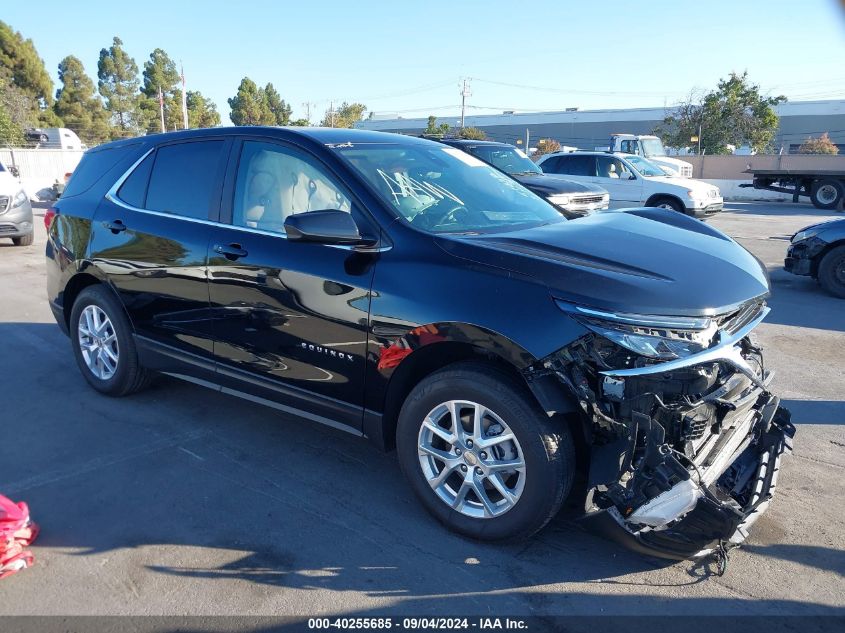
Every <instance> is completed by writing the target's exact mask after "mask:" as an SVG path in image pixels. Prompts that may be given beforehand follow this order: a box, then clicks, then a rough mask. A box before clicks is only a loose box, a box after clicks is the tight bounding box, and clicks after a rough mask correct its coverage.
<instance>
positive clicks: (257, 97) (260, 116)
mask: <svg viewBox="0 0 845 633" xmlns="http://www.w3.org/2000/svg"><path fill="white" fill-rule="evenodd" d="M229 107H230V108H231V109H232V111H231V112H230V113H229V118H230V119H231V120H232V123H234V124H235V125H288V124H290V115H291V112H292V109H291V107H290V105H289V104H288V103H286V102H285V100H284V99H282V97H281V95H279V93H278V91H277V90H276V88H275V87H273V84H272V83H268V84H267V85H266V86H265V87H264V88H259V87H258V86H257V85H256V83H255V82H254V81H253V80H252V79H250V78H249V77H244V78H243V79H242V80H241V84H240V86H238V94H236V95H235V96H234V97H232V98H230V99H229Z"/></svg>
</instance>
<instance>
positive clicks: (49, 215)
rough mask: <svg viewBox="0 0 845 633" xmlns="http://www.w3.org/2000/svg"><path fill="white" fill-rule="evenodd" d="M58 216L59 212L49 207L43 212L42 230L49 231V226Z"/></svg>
mask: <svg viewBox="0 0 845 633" xmlns="http://www.w3.org/2000/svg"><path fill="white" fill-rule="evenodd" d="M57 215H59V210H58V209H54V208H53V207H50V208H49V209H47V210H46V211H45V212H44V228H46V229H47V230H48V231H49V230H50V225H51V224H52V223H53V218H55V217H56V216H57Z"/></svg>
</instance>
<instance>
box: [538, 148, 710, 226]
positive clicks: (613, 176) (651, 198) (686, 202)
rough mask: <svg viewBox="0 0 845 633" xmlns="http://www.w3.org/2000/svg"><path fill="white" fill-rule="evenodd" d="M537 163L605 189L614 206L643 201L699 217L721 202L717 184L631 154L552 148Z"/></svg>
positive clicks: (547, 170) (643, 202)
mask: <svg viewBox="0 0 845 633" xmlns="http://www.w3.org/2000/svg"><path fill="white" fill-rule="evenodd" d="M537 164H538V165H539V166H540V169H542V170H543V171H544V172H545V173H547V174H560V175H562V176H565V177H566V178H568V179H571V180H576V181H578V182H585V183H591V184H596V185H599V186H600V187H603V188H604V189H607V191H608V192H610V206H611V208H614V209H620V208H625V207H636V206H641V205H645V206H647V207H661V208H664V209H672V210H673V211H678V212H679V213H686V214H687V215H691V216H694V217H703V216H706V215H712V214H713V213H718V212H719V211H721V210H722V206H723V204H724V203H723V200H722V196H721V194H720V193H719V188H718V187H714V186H713V185H710V184H707V183H706V182H701V181H699V180H693V179H692V178H681V177H680V176H667V175H666V173H665V172H664V171H663V169H661V168H660V167H658V166H657V165H655V164H653V163H652V162H650V161H648V160H646V159H645V158H642V157H641V156H634V155H632V154H621V153H619V152H555V153H553V154H547V155H546V156H543V157H542V158H541V159H540V160H539V161H538V162H537Z"/></svg>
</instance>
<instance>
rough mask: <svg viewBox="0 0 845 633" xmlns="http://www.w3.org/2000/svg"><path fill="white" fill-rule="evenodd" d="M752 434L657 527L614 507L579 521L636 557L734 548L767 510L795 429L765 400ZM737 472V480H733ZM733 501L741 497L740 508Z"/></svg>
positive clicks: (678, 557) (680, 555)
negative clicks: (700, 491)
mask: <svg viewBox="0 0 845 633" xmlns="http://www.w3.org/2000/svg"><path fill="white" fill-rule="evenodd" d="M760 410H761V411H762V412H763V413H762V416H761V418H760V420H759V422H758V423H757V424H755V426H754V429H753V431H752V433H753V434H754V435H757V434H759V435H758V437H759V440H757V441H756V442H754V443H751V444H749V445H748V446H747V447H745V448H744V450H741V451H740V452H738V454H737V455H735V456H734V457H733V458H732V459H731V461H730V463H729V464H728V471H730V472H731V475H732V476H731V478H730V481H727V479H726V477H725V476H724V475H723V476H722V477H720V478H719V479H718V480H717V481H716V482H714V483H713V484H712V485H710V486H709V487H708V488H707V490H706V492H705V493H704V495H703V496H701V497H700V498H699V499H698V500H697V502H696V504H695V506H694V507H693V508H692V509H691V510H689V511H688V512H686V513H685V514H683V515H680V516H678V517H677V518H676V519H675V520H674V521H672V522H670V523H669V524H667V525H666V526H665V527H663V528H656V529H652V528H649V527H647V526H641V525H636V524H633V523H631V522H630V521H628V520H626V519H625V518H624V517H623V516H622V514H621V513H620V512H619V511H618V510H617V509H616V508H614V507H611V508H608V509H605V510H600V511H597V512H593V513H591V514H588V515H586V516H585V517H584V519H583V521H584V523H585V524H586V525H587V526H588V527H589V528H590V529H591V530H594V531H596V532H598V533H600V534H602V535H604V536H606V537H607V538H610V539H611V540H614V541H617V542H619V543H621V544H622V545H624V546H626V547H628V548H630V549H633V550H635V551H638V552H640V553H644V554H649V555H652V556H657V557H660V558H668V559H673V560H685V559H689V558H697V557H700V556H704V555H707V554H709V553H711V552H712V551H713V550H714V549H715V548H716V547H717V546H718V545H719V544H720V543H721V544H724V545H726V546H727V547H731V546H736V545H739V544H740V543H742V542H743V541H744V540H745V539H746V538H747V537H748V530H749V528H750V527H751V526H752V525H753V524H754V522H755V521H757V519H758V518H760V516H761V515H762V514H763V512H765V510H766V509H767V508H768V506H769V503H770V502H771V499H772V497H773V495H774V492H775V488H776V486H777V476H778V470H779V468H780V460H781V457H782V456H783V455H784V454H785V453H787V452H791V450H792V437H793V436H794V435H795V427H794V426H793V424H792V422H791V420H790V414H789V411H788V410H787V409H784V408H782V407H780V406H779V401H778V399H777V398H776V397H774V396H770V398H769V399H768V401H767V402H765V403H763V404H762V406H760ZM728 471H726V472H728ZM737 473H740V474H741V476H737ZM738 498H746V499H747V502H746V503H745V504H744V505H740V503H738V502H737V499H738Z"/></svg>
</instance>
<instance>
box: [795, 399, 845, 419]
mask: <svg viewBox="0 0 845 633" xmlns="http://www.w3.org/2000/svg"><path fill="white" fill-rule="evenodd" d="M781 404H782V405H783V406H784V407H786V408H787V409H789V411H790V413H792V422H793V423H795V424H845V400H782V401H781Z"/></svg>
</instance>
